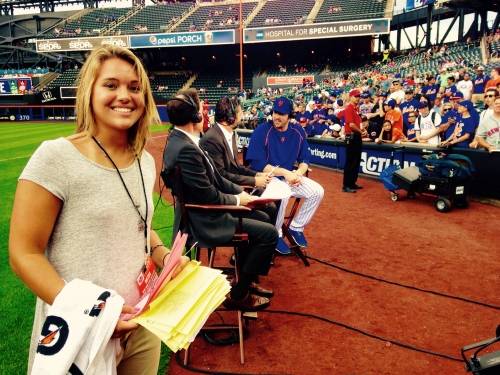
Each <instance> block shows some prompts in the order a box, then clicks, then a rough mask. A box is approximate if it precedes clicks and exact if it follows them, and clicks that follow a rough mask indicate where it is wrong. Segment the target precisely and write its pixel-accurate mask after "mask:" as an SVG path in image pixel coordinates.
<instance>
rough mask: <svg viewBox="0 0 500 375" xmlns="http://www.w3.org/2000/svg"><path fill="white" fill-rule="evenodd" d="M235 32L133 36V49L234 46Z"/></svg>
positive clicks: (220, 31) (131, 44)
mask: <svg viewBox="0 0 500 375" xmlns="http://www.w3.org/2000/svg"><path fill="white" fill-rule="evenodd" d="M234 43H235V38H234V30H219V31H194V32H186V33H163V34H144V35H131V36H130V47H131V48H158V47H182V46H201V45H215V44H234Z"/></svg>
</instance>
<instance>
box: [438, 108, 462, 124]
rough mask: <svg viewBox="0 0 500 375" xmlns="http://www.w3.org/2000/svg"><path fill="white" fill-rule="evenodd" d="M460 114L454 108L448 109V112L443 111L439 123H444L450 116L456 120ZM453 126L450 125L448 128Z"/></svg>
mask: <svg viewBox="0 0 500 375" xmlns="http://www.w3.org/2000/svg"><path fill="white" fill-rule="evenodd" d="M459 117H460V115H459V114H458V112H457V111H456V110H454V109H450V110H449V111H448V112H445V114H444V115H443V116H441V124H446V123H447V122H448V120H449V119H450V118H453V119H455V120H458V118H459ZM451 127H453V126H450V128H451Z"/></svg>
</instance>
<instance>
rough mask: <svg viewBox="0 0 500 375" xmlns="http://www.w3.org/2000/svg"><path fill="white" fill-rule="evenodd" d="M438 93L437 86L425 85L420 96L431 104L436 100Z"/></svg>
mask: <svg viewBox="0 0 500 375" xmlns="http://www.w3.org/2000/svg"><path fill="white" fill-rule="evenodd" d="M438 92H439V85H427V86H424V87H422V95H424V96H425V97H427V98H428V99H429V101H430V102H431V103H432V102H434V100H435V99H436V96H437V93H438Z"/></svg>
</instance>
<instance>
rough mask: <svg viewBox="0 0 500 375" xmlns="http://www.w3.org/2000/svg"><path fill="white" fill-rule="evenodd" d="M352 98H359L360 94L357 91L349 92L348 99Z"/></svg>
mask: <svg viewBox="0 0 500 375" xmlns="http://www.w3.org/2000/svg"><path fill="white" fill-rule="evenodd" d="M353 96H356V97H359V96H361V93H360V92H359V90H358V89H353V90H351V91H349V97H350V98H352V97H353Z"/></svg>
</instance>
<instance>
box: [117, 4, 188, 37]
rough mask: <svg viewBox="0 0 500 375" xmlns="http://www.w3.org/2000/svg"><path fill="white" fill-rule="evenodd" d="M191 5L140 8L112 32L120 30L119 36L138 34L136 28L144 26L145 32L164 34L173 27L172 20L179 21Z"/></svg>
mask: <svg viewBox="0 0 500 375" xmlns="http://www.w3.org/2000/svg"><path fill="white" fill-rule="evenodd" d="M192 6H193V3H189V2H187V3H174V4H165V5H152V6H147V7H144V8H142V9H141V10H140V11H139V12H137V13H136V14H135V15H133V16H132V17H130V18H129V19H128V20H126V21H125V22H123V23H121V24H119V25H118V26H117V27H116V28H114V29H113V31H117V30H120V32H121V34H136V33H138V31H137V30H135V29H136V28H137V26H146V28H147V30H145V32H146V31H147V32H152V33H159V32H165V31H166V30H167V28H168V27H169V26H171V25H173V22H174V21H173V19H179V18H180V17H182V15H183V14H184V13H185V12H187V11H188V10H189V9H190V8H191V7H192Z"/></svg>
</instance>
